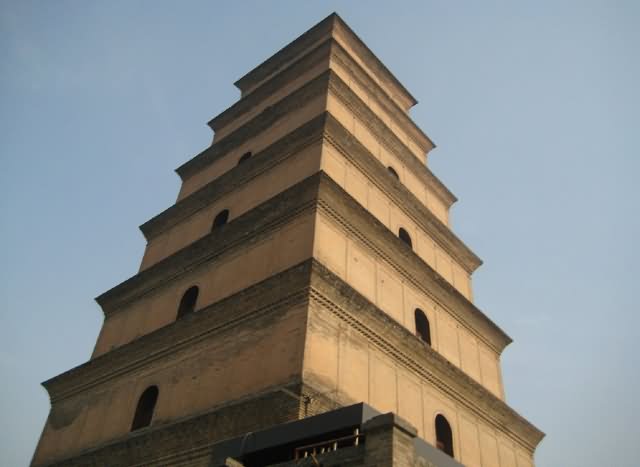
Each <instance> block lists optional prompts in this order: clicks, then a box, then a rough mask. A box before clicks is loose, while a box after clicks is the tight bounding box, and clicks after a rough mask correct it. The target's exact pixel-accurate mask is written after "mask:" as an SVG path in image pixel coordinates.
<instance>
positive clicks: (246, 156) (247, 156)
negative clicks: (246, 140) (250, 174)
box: [238, 151, 251, 165]
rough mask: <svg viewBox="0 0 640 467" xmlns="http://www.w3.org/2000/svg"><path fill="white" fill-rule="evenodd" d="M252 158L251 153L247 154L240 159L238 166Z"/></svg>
mask: <svg viewBox="0 0 640 467" xmlns="http://www.w3.org/2000/svg"><path fill="white" fill-rule="evenodd" d="M250 157H251V151H247V152H245V153H244V154H243V155H242V157H241V158H240V159H238V165H240V164H242V163H243V162H246V161H247V160H248V159H249V158H250Z"/></svg>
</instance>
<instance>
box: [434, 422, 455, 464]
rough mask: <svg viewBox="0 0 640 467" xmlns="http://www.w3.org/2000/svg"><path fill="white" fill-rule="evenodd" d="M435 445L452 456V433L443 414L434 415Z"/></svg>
mask: <svg viewBox="0 0 640 467" xmlns="http://www.w3.org/2000/svg"><path fill="white" fill-rule="evenodd" d="M436 447H437V448H438V449H440V450H441V451H443V452H445V453H446V454H449V455H450V456H451V457H453V433H452V432H451V425H449V422H448V421H447V419H446V418H444V416H443V415H438V416H437V417H436Z"/></svg>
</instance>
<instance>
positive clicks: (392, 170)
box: [387, 166, 400, 180]
mask: <svg viewBox="0 0 640 467" xmlns="http://www.w3.org/2000/svg"><path fill="white" fill-rule="evenodd" d="M387 170H388V171H389V173H390V174H391V175H393V176H394V177H396V178H397V179H398V180H400V177H399V176H398V172H396V171H395V169H394V168H393V167H391V166H389V167H387Z"/></svg>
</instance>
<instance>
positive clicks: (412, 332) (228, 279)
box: [32, 14, 544, 467]
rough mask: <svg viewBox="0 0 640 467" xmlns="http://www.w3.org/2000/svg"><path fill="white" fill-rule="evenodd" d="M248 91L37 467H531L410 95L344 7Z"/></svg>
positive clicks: (57, 413)
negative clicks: (346, 17)
mask: <svg viewBox="0 0 640 467" xmlns="http://www.w3.org/2000/svg"><path fill="white" fill-rule="evenodd" d="M235 84H236V86H237V87H238V88H239V89H240V91H241V93H242V95H241V98H240V100H239V101H238V102H237V103H235V104H234V105H232V106H231V107H229V108H228V109H227V110H225V111H224V112H222V113H221V114H219V115H218V116H217V117H215V118H214V119H213V120H211V121H210V122H209V125H210V126H211V128H212V129H213V131H214V133H215V137H214V140H213V143H212V145H211V146H210V147H209V148H207V149H205V150H204V151H203V152H201V153H200V154H198V155H197V156H195V157H194V158H193V159H191V160H190V161H188V162H186V163H185V164H184V165H182V166H181V167H179V168H178V169H177V173H178V175H179V176H180V178H181V179H182V187H181V189H180V193H179V195H178V199H177V201H176V203H175V204H174V205H173V206H170V207H169V208H168V209H166V210H165V211H163V212H161V213H160V214H158V215H157V216H155V217H154V218H153V219H151V220H149V221H147V222H146V223H144V224H143V225H142V226H141V230H142V232H143V233H144V235H145V237H146V239H147V246H146V249H145V252H144V257H143V258H142V264H141V266H140V270H139V272H138V273H137V274H135V275H134V276H133V277H131V278H130V279H128V280H126V281H125V282H123V283H121V284H119V285H117V286H116V287H114V288H112V289H111V290H109V291H107V292H105V293H104V294H102V295H100V296H99V297H98V298H97V301H98V303H99V304H100V306H101V307H102V310H103V312H104V324H103V326H102V329H101V331H100V335H99V336H98V339H97V342H96V345H95V349H94V351H93V354H92V357H91V359H90V360H89V361H88V362H87V363H85V364H82V365H80V366H78V367H76V368H74V369H72V370H69V371H67V372H65V373H63V374H61V375H59V376H56V377H54V378H52V379H50V380H49V381H46V382H45V383H43V384H44V387H45V388H46V389H47V391H48V393H49V395H50V398H51V412H50V414H49V417H48V419H47V422H46V425H45V427H44V430H43V433H42V436H41V438H40V442H39V444H38V447H37V449H36V451H35V454H34V457H33V462H32V465H36V466H42V465H77V466H86V465H96V466H129V465H136V466H138V465H145V466H148V465H158V466H160V465H162V466H164V465H192V466H213V465H245V466H266V465H272V464H276V463H282V464H280V465H354V466H355V465H378V466H391V465H394V466H395V465H398V466H409V465H424V466H428V465H431V466H438V467H445V466H456V465H460V464H464V465H467V466H482V467H489V466H492V467H493V466H500V467H531V466H532V465H533V454H534V450H535V448H536V446H537V444H538V443H539V442H540V440H541V439H542V437H543V436H544V435H543V433H541V432H540V431H539V430H538V429H537V428H535V427H534V426H533V425H531V424H530V423H529V422H527V421H526V420H525V419H524V418H522V417H521V416H519V415H518V414H517V413H516V412H515V411H514V410H513V409H511V408H510V407H509V406H508V405H507V404H506V403H505V401H504V389H503V384H502V377H501V372H500V354H501V352H502V351H503V349H504V348H505V347H506V346H507V345H508V344H509V343H510V342H511V339H510V338H509V336H507V335H506V334H505V333H504V332H503V331H502V330H501V329H500V328H499V327H498V326H497V325H496V324H494V323H493V322H492V321H491V320H490V319H489V318H488V317H487V316H486V315H485V314H484V313H483V312H482V311H480V310H479V309H478V308H477V307H476V306H475V305H474V304H473V294H472V288H471V274H472V273H473V272H474V270H475V269H476V268H478V266H480V264H481V261H480V259H479V258H478V257H477V256H476V255H475V254H474V253H473V252H472V251H471V250H470V249H469V247H467V246H466V245H465V244H464V243H463V242H462V241H461V240H460V239H459V238H458V237H457V236H456V235H455V234H454V233H453V232H452V231H451V229H450V228H449V219H448V211H449V208H450V207H451V205H452V204H453V203H454V202H455V201H456V198H455V196H454V195H453V194H452V193H451V192H450V191H449V190H448V189H447V188H446V187H445V185H444V184H443V183H442V182H441V181H440V180H439V179H438V178H437V177H436V176H435V175H434V174H433V173H432V172H431V171H430V170H429V169H428V168H427V166H426V164H425V161H426V159H427V156H428V153H429V151H430V150H431V149H433V147H434V144H433V142H432V141H431V140H430V139H429V137H428V136H427V135H426V134H425V133H423V132H422V131H421V130H420V129H419V128H418V127H417V126H416V125H415V123H414V122H413V121H412V120H411V118H410V117H409V115H408V111H409V109H410V108H411V107H412V106H413V105H414V104H416V100H415V99H414V98H413V97H412V96H411V94H409V92H408V91H407V90H406V89H405V88H404V87H403V86H402V84H400V82H399V81H398V80H397V79H396V78H395V77H394V76H393V75H392V74H391V73H390V72H389V70H388V69H387V68H386V67H385V66H384V65H383V64H382V63H381V62H380V60H378V59H377V58H376V57H375V55H374V54H373V53H372V52H371V51H370V50H369V49H368V48H367V46H366V45H365V44H364V43H363V42H362V41H361V40H360V39H359V38H358V36H356V34H355V33H354V32H353V31H352V30H351V29H350V28H349V27H348V26H347V25H346V24H345V23H344V22H343V21H342V20H341V19H340V17H338V16H337V15H335V14H332V15H330V16H329V17H327V18H326V19H324V20H323V21H321V22H320V23H318V24H317V25H316V26H314V27H313V28H311V29H310V30H309V31H307V32H306V33H304V34H303V35H302V36H300V37H299V38H297V39H296V40H294V41H293V42H292V43H290V44H289V45H287V46H286V47H284V48H283V49H281V50H280V51H279V52H277V53H276V54H275V55H273V56H272V57H271V58H269V59H268V60H266V61H265V62H264V63H262V64H261V65H259V66H258V67H257V68H255V69H253V70H252V71H250V72H249V73H248V74H246V75H245V76H243V77H242V78H240V79H239V80H238V81H237V82H236V83H235ZM296 458H297V459H296Z"/></svg>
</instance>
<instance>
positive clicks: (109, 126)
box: [0, 1, 640, 467]
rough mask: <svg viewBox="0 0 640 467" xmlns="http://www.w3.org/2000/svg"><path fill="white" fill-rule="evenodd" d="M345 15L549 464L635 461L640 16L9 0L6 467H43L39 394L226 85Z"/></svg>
mask: <svg viewBox="0 0 640 467" xmlns="http://www.w3.org/2000/svg"><path fill="white" fill-rule="evenodd" d="M332 11H336V12H338V13H339V14H340V15H341V16H342V17H343V19H344V20H345V21H347V23H348V24H349V25H350V26H351V27H352V28H353V29H354V30H355V31H356V33H357V34H358V35H359V36H360V37H361V38H362V39H363V40H364V41H365V42H366V43H367V44H368V45H369V47H370V48H371V49H372V50H373V51H374V53H376V54H377V55H378V57H379V58H380V59H381V60H382V61H383V62H384V63H385V64H386V65H387V66H388V67H389V69H391V70H392V71H393V72H394V74H395V75H396V76H397V77H398V78H399V79H400V80H401V81H402V82H403V83H404V84H405V85H406V87H407V88H408V89H409V90H410V91H411V92H412V94H413V95H414V96H415V97H416V98H417V99H418V100H419V101H420V103H419V104H418V105H417V106H416V107H415V108H414V109H413V110H412V112H411V114H412V116H413V118H414V120H415V121H416V122H417V123H418V125H419V126H420V127H421V128H423V129H424V130H425V132H426V133H427V134H428V135H429V136H430V137H431V138H432V139H433V140H434V141H435V142H436V144H437V145H438V147H437V148H436V149H435V150H434V151H433V152H432V153H431V156H430V166H431V168H432V170H433V171H434V172H435V173H436V174H437V175H438V176H439V177H440V178H441V179H442V180H443V181H444V182H445V183H446V184H447V185H448V186H449V188H450V189H451V190H452V191H453V192H454V193H455V194H456V195H457V196H458V198H459V199H460V201H459V202H458V203H457V204H456V205H455V207H454V208H453V211H452V220H453V226H454V230H455V231H456V233H458V235H459V236H460V237H461V238H462V239H463V240H464V241H465V242H466V243H467V244H468V245H469V246H471V247H472V248H473V249H474V251H476V252H477V253H478V255H479V256H480V257H482V258H483V259H484V265H483V266H482V267H481V268H480V269H479V270H478V271H477V272H476V274H475V275H474V291H475V298H476V302H477V304H478V305H479V306H480V307H481V308H482V309H483V310H484V311H485V312H486V313H487V314H488V315H489V316H490V317H491V318H492V319H493V320H494V321H495V322H497V323H498V324H499V325H500V326H501V327H502V328H503V329H504V330H505V331H506V332H507V333H508V334H510V335H511V336H512V337H513V339H514V343H513V344H512V345H511V346H509V347H508V348H507V350H506V351H505V353H504V355H503V373H504V380H505V386H506V393H507V400H508V402H509V404H510V405H511V406H512V407H514V408H515V409H516V410H517V411H519V412H520V413H521V414H522V415H524V416H525V417H527V418H528V419H530V420H531V421H532V422H533V423H535V424H536V425H537V426H539V427H540V428H541V429H542V430H543V431H545V432H546V433H547V437H546V439H545V440H544V441H543V442H542V444H541V445H540V447H539V449H538V453H537V456H536V460H537V465H538V467H555V466H560V467H568V466H576V467H578V466H580V467H588V466H603V465H606V466H616V467H624V466H632V465H637V462H638V461H637V459H638V458H640V447H639V443H638V442H637V441H638V439H640V430H639V429H638V427H637V426H638V422H637V420H638V418H639V416H640V409H639V406H640V402H639V401H638V398H637V396H636V394H637V393H638V392H640V384H639V380H640V377H639V376H638V373H639V372H638V369H639V368H640V365H639V363H640V362H639V359H640V352H638V350H637V348H636V345H635V344H636V340H637V339H638V337H639V331H638V329H639V327H640V318H639V317H638V316H639V315H638V313H637V312H638V306H637V303H638V300H637V298H636V296H635V288H636V287H638V286H639V285H640V282H639V281H638V275H639V268H640V267H639V264H640V254H639V249H638V247H637V246H636V244H635V240H636V239H637V238H638V237H639V236H640V222H639V220H638V214H639V213H640V210H639V209H638V199H639V194H638V189H637V186H636V178H637V176H638V174H639V173H640V163H639V162H638V150H637V148H638V142H637V138H638V136H639V135H640V128H639V122H640V115H639V114H640V110H639V109H640V91H639V89H638V83H640V60H638V50H639V48H640V28H638V24H640V3H638V2H634V1H628V2H622V1H619V2H618V1H608V2H605V1H601V2H593V1H554V2H552V1H540V2H526V3H525V2H491V1H488V2H482V3H481V2H456V3H454V2H431V1H415V2H411V1H407V2H382V1H380V2H378V1H367V2H364V1H361V2H355V1H351V2H348V1H343V2H338V1H333V2H319V1H318V2H301V1H298V2H284V1H277V2H243V3H240V2H213V1H208V2H204V1H203V2H197V1H189V2H160V1H153V2H152V1H139V2H129V1H109V2H78V1H76V2H71V1H56V2H52V1H50V2H31V1H15V2H6V1H0V158H1V161H2V170H1V171H0V190H1V191H0V195H1V196H0V214H1V219H2V221H1V222H0V244H1V245H3V246H2V249H1V250H0V264H1V265H2V266H1V267H0V274H1V276H0V278H1V280H0V298H1V299H2V302H1V305H2V306H1V307H0V342H1V345H0V372H1V374H2V375H3V384H2V386H0V387H1V389H0V404H1V405H0V409H1V411H2V414H3V415H2V417H0V430H1V433H2V436H0V464H1V465H8V466H9V465H10V466H14V465H25V464H26V463H28V462H29V460H30V456H31V454H32V452H33V450H34V448H35V444H36V442H37V439H38V437H39V434H40V430H41V429H42V426H43V423H44V420H45V418H46V415H47V413H48V409H49V401H48V397H47V395H46V392H45V391H44V389H42V388H41V387H40V382H42V381H44V380H46V379H48V378H50V377H52V376H54V375H56V374H58V373H61V372H62V371H65V370H67V369H69V368H71V367H73V366H75V365H78V364H80V363H82V362H84V361H86V360H87V359H88V357H89V355H90V353H91V351H92V348H93V344H94V342H95V339H96V336H97V333H98V330H99V328H100V325H101V321H102V318H101V317H102V313H101V311H100V310H99V307H98V306H97V305H96V304H95V302H94V301H93V297H95V296H97V295H99V294H100V293H102V292H104V291H106V290H107V289H109V288H111V287H112V286H114V285H116V284H117V283H119V282H121V281H122V280H124V279H126V278H128V277H129V276H131V275H133V274H134V273H135V272H136V270H137V268H138V266H139V261H140V259H141V256H142V252H143V248H144V240H143V237H142V234H141V233H140V232H139V231H138V229H137V226H138V225H140V224H142V223H143V222H144V221H146V220H148V219H149V218H151V217H152V216H154V215H155V214H157V213H159V212H160V211H162V210H164V209H165V208H166V207H168V206H169V205H170V204H171V203H173V202H174V201H175V197H176V195H177V192H178V187H179V183H178V182H179V179H178V177H177V175H176V174H175V173H174V172H173V170H174V169H175V168H176V167H178V166H179V165H180V164H182V163H183V162H185V161H186V160H188V159H190V158H191V157H193V156H194V155H195V154H197V153H198V152H199V151H200V150H202V149H203V148H205V147H207V146H208V145H209V144H210V142H211V136H212V135H211V132H210V130H209V129H208V127H207V126H206V122H207V121H208V120H209V119H210V118H212V117H213V116H215V115H217V114H218V113H219V112H221V111H222V110H224V109H225V108H226V107H228V106H229V105H230V104H232V103H233V102H234V101H235V100H236V99H237V98H238V96H239V93H238V91H237V90H236V89H235V88H234V87H233V85H232V83H233V81H235V80H236V79H237V78H239V77H240V76H242V75H243V74H244V73H245V72H247V71H248V70H250V69H251V68H252V67H253V66H255V65H257V64H259V63H260V62H261V61H263V60H264V59H265V58H267V57H268V56H270V55H271V54H272V53H274V52H275V51H276V50H278V49H279V48H280V47H282V46H283V45H285V44H286V43H288V42H289V41H291V40H293V39H294V38H295V37H297V36H298V35H299V34H300V33H302V32H304V31H305V30H306V29H308V28H309V27H310V26H312V25H313V24H315V23H316V22H318V21H319V20H321V19H322V18H324V17H325V16H326V15H328V14H329V13H331V12H332Z"/></svg>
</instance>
